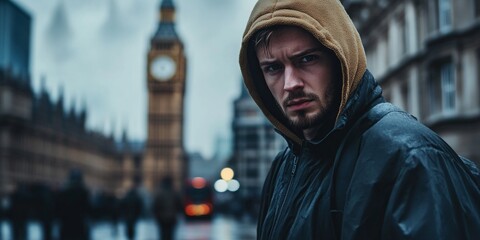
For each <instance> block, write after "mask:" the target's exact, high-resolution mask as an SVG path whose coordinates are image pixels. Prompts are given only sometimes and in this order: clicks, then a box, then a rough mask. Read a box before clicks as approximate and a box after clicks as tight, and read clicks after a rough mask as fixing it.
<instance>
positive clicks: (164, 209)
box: [153, 176, 181, 240]
mask: <svg viewBox="0 0 480 240" xmlns="http://www.w3.org/2000/svg"><path fill="white" fill-rule="evenodd" d="M180 209H181V198H180V195H179V194H178V192H176V191H175V189H174V186H173V180H172V178H171V177H168V176H167V177H165V178H164V179H163V180H162V181H161V183H160V186H159V188H158V190H157V192H156V194H155V197H154V201H153V214H154V216H155V220H156V221H157V226H158V230H159V236H161V239H162V240H172V239H173V238H174V231H175V226H176V224H177V214H178V212H179V210H180Z"/></svg>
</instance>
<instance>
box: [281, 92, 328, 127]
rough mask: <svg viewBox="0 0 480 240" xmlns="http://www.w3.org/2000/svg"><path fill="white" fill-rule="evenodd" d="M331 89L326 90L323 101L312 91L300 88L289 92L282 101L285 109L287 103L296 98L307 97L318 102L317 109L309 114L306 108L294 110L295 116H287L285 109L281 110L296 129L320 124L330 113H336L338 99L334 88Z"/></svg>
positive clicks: (326, 119)
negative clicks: (308, 91) (307, 91)
mask: <svg viewBox="0 0 480 240" xmlns="http://www.w3.org/2000/svg"><path fill="white" fill-rule="evenodd" d="M331 90H332V91H327V96H326V98H325V99H326V101H325V102H320V98H319V97H318V96H317V95H315V94H313V93H305V92H303V91H301V90H300V91H296V92H292V93H290V94H289V96H288V97H287V99H285V101H283V104H282V105H283V109H287V103H288V102H289V101H291V100H293V99H296V98H307V99H309V100H311V101H314V102H320V106H319V108H320V109H319V111H317V112H316V113H315V114H314V115H310V116H308V113H309V112H308V111H307V110H300V111H296V112H295V116H289V115H288V114H287V113H286V111H282V112H283V114H284V115H285V117H286V118H287V119H288V121H289V122H290V125H291V126H292V127H293V128H295V129H297V130H305V129H309V128H313V127H318V126H321V125H322V124H324V123H325V122H326V121H328V120H329V119H330V118H331V117H332V114H335V115H336V111H337V108H338V104H337V102H338V100H337V99H335V97H334V95H335V93H334V92H333V91H334V88H332V89H331ZM337 95H338V94H337Z"/></svg>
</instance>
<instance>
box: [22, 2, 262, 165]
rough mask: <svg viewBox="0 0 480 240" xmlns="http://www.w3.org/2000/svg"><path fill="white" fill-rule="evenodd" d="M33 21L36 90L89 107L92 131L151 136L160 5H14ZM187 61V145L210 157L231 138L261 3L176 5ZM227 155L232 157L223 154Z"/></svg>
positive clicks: (25, 3)
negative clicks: (150, 94) (150, 80)
mask: <svg viewBox="0 0 480 240" xmlns="http://www.w3.org/2000/svg"><path fill="white" fill-rule="evenodd" d="M13 1H14V2H17V3H19V5H20V6H22V7H23V8H24V9H25V10H27V11H28V12H29V13H30V14H31V15H32V19H33V21H32V52H31V58H30V63H31V64H30V66H31V71H32V73H31V76H32V84H33V86H34V89H35V90H36V92H38V91H39V89H40V88H41V85H42V80H41V79H42V78H44V79H45V80H44V81H43V85H44V86H45V88H47V90H48V91H49V92H50V93H51V96H52V98H53V100H56V99H57V98H58V95H59V92H61V91H63V93H64V99H65V103H66V107H67V108H68V109H70V108H71V106H75V107H76V109H77V110H80V109H81V108H82V107H86V109H87V112H88V118H87V124H88V127H89V128H90V129H95V130H98V131H102V132H105V133H110V132H112V131H113V132H114V134H115V136H116V137H117V138H119V137H120V135H121V132H122V130H123V129H126V130H127V133H128V136H129V137H130V138H131V139H134V140H144V139H145V138H146V131H147V127H146V121H147V120H146V112H147V101H146V100H147V97H146V93H147V89H146V56H147V52H148V49H149V40H150V38H151V37H152V35H153V34H154V32H155V30H156V27H157V24H158V15H157V14H158V6H159V4H160V1H161V0H13ZM174 2H175V4H176V11H177V15H176V22H177V26H176V29H177V33H178V34H179V35H180V37H181V38H182V40H183V42H184V45H185V51H186V56H187V61H188V66H187V88H186V99H185V101H186V102H185V103H186V106H185V107H186V108H185V145H186V148H187V151H189V152H194V151H199V152H200V153H202V154H203V155H204V156H205V157H210V156H211V155H212V154H213V153H214V152H215V142H218V140H219V139H220V140H221V141H226V140H228V141H230V140H231V128H230V126H231V121H232V114H233V109H232V102H233V100H234V99H235V98H237V97H238V95H239V94H240V86H241V82H240V81H241V73H240V68H239V66H238V51H239V47H240V41H241V36H242V33H243V30H244V27H245V24H246V21H247V19H248V16H249V14H250V11H251V9H252V8H253V6H254V4H255V2H256V0H174ZM222 151H225V149H223V150H222Z"/></svg>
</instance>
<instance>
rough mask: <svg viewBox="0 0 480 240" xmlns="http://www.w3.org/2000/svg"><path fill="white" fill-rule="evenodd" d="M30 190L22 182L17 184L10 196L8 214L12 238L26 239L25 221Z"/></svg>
mask: <svg viewBox="0 0 480 240" xmlns="http://www.w3.org/2000/svg"><path fill="white" fill-rule="evenodd" d="M30 198H31V195H30V192H29V190H28V188H27V186H26V185H25V184H23V183H20V184H18V186H17V188H16V189H15V191H14V192H13V193H12V195H11V197H10V211H9V216H10V220H11V224H12V236H13V240H25V239H27V222H28V218H29V213H30Z"/></svg>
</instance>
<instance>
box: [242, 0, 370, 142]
mask: <svg viewBox="0 0 480 240" xmlns="http://www.w3.org/2000/svg"><path fill="white" fill-rule="evenodd" d="M273 25H294V26H298V27H302V28H304V29H305V30H307V31H308V32H310V33H311V34H312V35H313V36H314V37H315V38H317V39H318V41H320V42H321V43H322V44H323V45H324V46H326V47H327V48H330V49H331V50H332V51H333V52H334V53H335V54H336V55H337V57H338V59H339V60H340V63H341V65H342V75H343V79H342V82H343V85H342V98H341V102H340V111H339V113H340V112H341V111H342V109H343V108H344V107H345V103H346V101H347V99H348V97H349V96H350V94H351V93H352V92H353V91H354V90H355V88H356V87H357V85H358V83H359V82H360V79H361V78H362V76H363V74H364V73H365V70H366V63H367V60H366V57H365V52H364V49H363V46H362V42H361V39H360V36H359V34H358V32H357V30H356V28H355V26H354V25H353V23H352V21H351V20H350V17H349V16H348V15H347V13H346V12H345V9H344V8H343V6H342V4H341V3H340V0H259V1H258V2H257V4H256V5H255V7H254V9H253V11H252V13H251V15H250V18H249V21H248V23H247V26H246V28H245V32H244V34H243V40H242V46H241V49H240V67H241V70H242V74H243V79H244V81H245V85H246V87H247V89H248V91H249V92H250V95H251V96H252V98H253V99H254V100H255V102H256V103H257V104H258V106H259V107H260V109H261V110H262V111H263V113H264V114H265V116H266V117H267V118H268V119H269V120H270V121H271V122H272V124H273V125H274V126H275V127H276V128H277V129H278V130H280V131H281V132H282V133H283V134H285V135H286V136H287V137H289V138H291V139H292V140H294V141H295V142H297V143H301V138H300V136H298V135H297V134H295V133H294V132H293V131H292V130H291V129H289V128H288V127H287V123H286V122H285V121H284V120H282V119H281V118H282V116H281V115H279V113H278V110H275V109H273V108H272V107H269V108H267V107H266V106H269V105H270V104H271V103H269V102H268V99H269V98H270V97H266V95H268V96H271V94H270V93H269V91H266V89H265V88H262V87H259V85H262V84H261V83H260V82H264V80H263V76H262V74H261V72H260V71H259V66H258V62H257V58H256V54H255V49H254V48H253V47H252V45H251V41H250V40H251V38H252V36H253V35H254V34H255V33H256V32H257V31H258V30H260V29H262V28H265V27H268V26H273ZM266 99H267V100H266ZM275 111H277V112H275Z"/></svg>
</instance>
